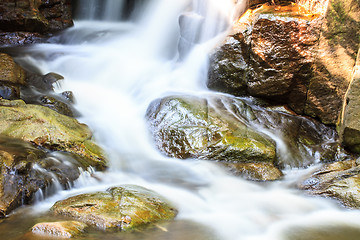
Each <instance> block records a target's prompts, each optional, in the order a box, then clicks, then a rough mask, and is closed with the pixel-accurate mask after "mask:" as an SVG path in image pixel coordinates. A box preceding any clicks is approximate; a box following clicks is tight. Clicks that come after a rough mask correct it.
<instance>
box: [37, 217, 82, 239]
mask: <svg viewBox="0 0 360 240" xmlns="http://www.w3.org/2000/svg"><path fill="white" fill-rule="evenodd" d="M86 227H87V225H86V224H85V223H82V222H77V221H62V222H44V223H38V224H36V225H35V226H33V227H32V228H31V232H32V233H33V234H35V235H38V236H43V237H56V238H72V237H75V236H77V235H80V234H82V233H83V232H84V229H85V228H86Z"/></svg>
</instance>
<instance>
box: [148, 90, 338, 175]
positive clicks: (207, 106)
mask: <svg viewBox="0 0 360 240" xmlns="http://www.w3.org/2000/svg"><path fill="white" fill-rule="evenodd" d="M147 119H148V121H149V124H150V129H151V131H152V134H153V136H154V139H155V142H156V144H157V146H158V148H159V149H160V150H161V151H162V152H163V153H165V154H166V155H168V156H171V157H177V158H181V159H186V158H199V159H206V160H216V161H220V162H221V163H226V164H225V165H227V166H228V167H229V168H230V169H231V170H232V171H233V172H234V173H235V174H240V175H245V176H246V175H247V176H248V178H250V179H258V180H265V179H267V180H271V179H272V180H273V179H277V178H280V177H281V172H280V171H279V169H278V168H280V169H281V168H283V167H289V166H290V167H306V166H308V165H310V164H312V163H314V162H315V161H319V160H320V161H325V162H326V161H333V160H334V159H335V158H336V156H337V154H338V152H337V151H338V149H339V143H338V138H337V133H336V131H335V129H333V128H329V127H326V126H325V125H323V124H321V123H318V122H316V121H312V120H310V119H306V118H304V117H299V116H296V115H292V114H289V113H288V112H284V111H282V110H275V109H273V110H269V109H266V108H262V107H259V106H254V105H252V104H251V102H248V100H246V99H239V98H234V97H227V96H217V95H208V96H204V97H194V96H170V97H166V98H163V99H158V100H155V101H154V102H153V103H152V104H151V106H150V107H149V108H148V111H147ZM244 163H245V164H244ZM250 163H251V164H250ZM273 164H275V165H273ZM257 171H259V172H258V173H256V172H257ZM242 173H243V174H242ZM268 173H269V175H268ZM270 175H271V176H270ZM254 176H256V177H254Z"/></svg>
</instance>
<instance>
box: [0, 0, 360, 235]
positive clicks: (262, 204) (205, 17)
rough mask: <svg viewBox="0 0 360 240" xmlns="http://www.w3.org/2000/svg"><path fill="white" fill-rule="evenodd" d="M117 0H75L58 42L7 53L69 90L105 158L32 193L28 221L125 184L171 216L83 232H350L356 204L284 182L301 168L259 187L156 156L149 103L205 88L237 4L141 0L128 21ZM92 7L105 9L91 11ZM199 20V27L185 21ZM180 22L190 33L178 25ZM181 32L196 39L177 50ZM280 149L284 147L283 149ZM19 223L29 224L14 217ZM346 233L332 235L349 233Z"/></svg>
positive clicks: (206, 165)
mask: <svg viewBox="0 0 360 240" xmlns="http://www.w3.org/2000/svg"><path fill="white" fill-rule="evenodd" d="M124 2H125V1H111V0H108V1H95V0H89V1H79V4H80V5H81V4H84V5H83V7H84V8H81V11H80V13H79V14H80V15H78V19H80V20H77V21H76V22H75V27H73V28H71V29H69V30H67V31H65V32H64V33H62V34H61V35H60V36H57V37H56V40H57V41H60V43H56V44H41V45H37V46H33V47H30V48H26V49H23V50H22V52H23V54H22V55H20V56H18V58H17V60H18V61H19V62H23V63H25V62H26V63H27V64H30V65H33V66H36V67H37V68H39V69H40V71H41V72H42V73H47V72H56V73H59V74H61V75H63V76H64V78H65V80H64V81H63V82H61V86H60V87H58V88H57V89H56V91H59V92H61V91H64V90H71V91H73V93H74V95H75V96H76V108H77V109H78V110H79V112H81V114H82V116H81V117H80V118H79V121H81V122H84V123H86V124H88V125H89V126H90V128H91V129H92V130H93V132H94V137H95V139H96V141H97V142H98V143H99V144H100V145H101V146H102V147H103V148H104V150H105V151H106V153H107V155H108V158H109V160H110V162H111V166H110V169H109V170H108V171H107V172H104V173H100V172H92V171H91V170H90V171H88V172H86V171H84V172H83V174H82V176H81V177H80V179H79V180H78V181H77V182H76V183H75V185H74V187H73V188H72V189H71V190H67V191H59V192H58V193H57V194H55V195H53V196H51V197H47V198H46V199H44V200H42V199H43V197H41V196H39V201H38V203H37V204H36V205H35V206H34V207H31V208H30V209H28V208H27V209H25V210H20V212H21V211H25V212H26V214H28V215H27V216H28V217H27V218H28V220H27V221H30V222H31V223H32V222H35V220H34V219H36V218H37V217H38V216H41V215H42V214H43V213H45V212H46V211H47V210H48V209H49V208H50V207H51V206H52V204H53V203H55V202H56V201H57V200H59V199H64V198H66V197H68V196H71V195H75V194H79V193H84V192H92V191H97V190H105V189H106V188H108V187H110V186H116V185H119V184H126V183H130V184H138V185H141V186H144V187H147V188H149V189H152V190H155V191H156V192H158V193H160V194H162V195H164V196H165V197H167V198H168V199H169V200H170V201H172V202H173V203H174V204H175V206H177V208H178V209H179V215H178V216H177V218H176V220H175V223H172V225H171V224H170V225H169V226H167V227H168V229H167V230H166V231H163V230H161V231H160V230H159V229H157V230H152V231H150V233H152V234H148V235H146V236H144V235H143V236H139V235H131V234H130V235H121V237H119V236H116V234H111V235H106V234H105V233H92V235H91V237H89V239H101V238H102V239H104V238H105V239H120V238H121V239H134V236H136V237H137V238H136V239H182V240H183V239H220V240H234V239H235V240H238V239H245V240H255V239H261V240H281V239H331V238H330V236H332V235H333V234H332V233H331V231H328V232H329V234H326V230H324V231H325V238H324V237H323V238H321V236H320V237H319V238H311V236H313V237H314V236H315V237H316V236H319V234H316V233H314V234H313V235H311V236H310V237H309V236H308V235H306V236H307V238H301V237H300V238H296V237H299V236H302V234H303V233H304V232H309V231H308V227H312V228H315V230H314V232H316V229H327V228H328V229H330V230H331V229H332V226H338V227H339V229H345V230H346V229H356V231H357V229H360V214H359V212H358V211H349V210H346V209H343V208H341V207H340V206H339V205H338V204H337V203H336V202H335V201H332V200H329V199H325V198H318V197H311V196H306V194H304V193H303V192H300V191H299V190H297V189H295V188H294V187H293V183H294V182H295V181H296V180H297V179H298V178H300V176H301V175H303V174H305V173H306V172H309V171H311V168H310V169H293V170H289V171H288V172H286V173H285V178H284V179H283V180H281V181H278V182H272V183H266V184H264V183H256V182H251V181H246V180H243V179H241V178H239V177H233V176H230V175H229V174H228V173H227V172H226V171H225V170H223V169H221V168H220V167H219V166H218V165H216V163H211V162H205V161H200V160H196V159H190V160H186V161H184V160H179V159H171V158H167V157H164V156H163V155H161V154H160V153H159V151H158V150H157V149H156V148H155V146H154V143H153V140H152V138H151V137H150V134H149V130H148V127H147V124H146V122H145V117H144V115H145V111H146V109H147V107H148V105H149V103H150V102H151V101H152V100H154V99H156V98H159V97H163V96H166V95H170V94H195V95H202V94H209V91H208V90H207V89H206V87H205V81H206V72H207V59H208V54H209V52H210V51H211V50H212V49H213V48H214V47H215V46H216V44H218V43H219V42H221V41H222V40H223V39H224V37H225V36H226V30H227V29H228V28H229V26H230V25H231V22H232V20H233V19H234V15H236V13H234V12H233V9H237V10H236V11H239V12H241V11H240V10H239V9H240V8H241V7H243V5H240V4H244V3H238V4H239V5H238V7H237V8H234V1H233V0H198V1H196V0H194V1H190V0H173V1H169V0H149V1H146V3H145V2H142V1H141V4H140V3H139V4H135V6H134V7H133V8H134V9H132V17H131V18H128V19H127V20H124V21H119V19H122V18H121V16H117V15H116V13H117V12H119V14H120V13H121V14H124V11H126V9H125V10H124V8H123V6H124ZM98 4H101V5H103V6H102V8H103V9H104V11H107V13H101V14H100V13H98V12H97V11H98V10H97V8H98ZM107 4H108V5H107ZM85 5H86V6H87V7H86V6H85ZM78 8H79V7H78ZM184 15H186V16H190V18H187V21H185V23H184V25H183V26H182V28H185V29H180V28H179V16H184ZM199 19H200V20H201V24H200V25H198V26H200V29H199V28H198V27H197V28H192V27H191V24H194V22H193V21H197V20H199ZM187 28H188V29H194V31H197V32H191V31H190V32H189V31H187V32H186V29H187ZM181 31H183V32H184V31H185V32H186V34H190V36H195V35H196V36H197V38H198V41H195V40H194V42H190V43H189V45H188V46H187V49H186V52H183V53H181V48H180V47H179V43H181V37H183V36H181V34H180V33H181ZM198 31H200V33H199V32H198ZM191 34H192V35H191ZM199 34H200V36H199ZM194 39H195V38H194ZM199 39H201V40H199ZM179 51H180V52H179ZM211 94H216V93H211ZM277 141H278V142H281V141H280V140H277ZM281 152H283V153H281ZM280 154H286V148H285V149H281V151H280ZM94 176H96V177H94ZM13 219H14V220H11V218H10V219H9V220H6V222H5V223H3V224H2V226H3V227H1V225H0V232H2V233H4V232H5V231H6V229H5V228H7V229H8V226H12V227H13V228H15V226H14V225H18V224H15V223H18V221H20V222H21V221H24V220H19V218H18V217H17V215H16V214H15V215H14V216H13ZM11 221H13V223H14V224H12V222H11ZM27 225H29V226H28V227H31V226H30V224H29V222H27V223H26V224H25V223H23V226H27ZM18 228H19V226H17V227H16V229H18ZM292 229H294V231H292ZM295 229H296V230H298V232H295ZM299 229H300V230H299ZM301 230H302V232H301ZM345 230H344V231H345ZM21 231H24V230H21ZM339 231H340V230H339ZM356 231H355V233H354V234H355V236H357V237H358V238H360V235H359V234H358V233H357V232H356ZM353 232H354V231H353ZM353 232H352V233H351V235H349V236H346V235H342V237H343V238H341V239H354V238H353V237H354V234H353ZM160 233H161V234H160ZM291 234H292V235H291ZM15 235H16V234H15ZM4 236H5V235H4ZM7 236H9V239H11V236H13V235H7ZM104 236H107V237H104Z"/></svg>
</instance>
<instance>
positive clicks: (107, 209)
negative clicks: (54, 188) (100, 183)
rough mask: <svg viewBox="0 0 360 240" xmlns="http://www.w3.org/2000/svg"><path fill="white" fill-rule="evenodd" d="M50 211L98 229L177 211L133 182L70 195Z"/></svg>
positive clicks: (153, 219)
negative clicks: (98, 190) (93, 191)
mask: <svg viewBox="0 0 360 240" xmlns="http://www.w3.org/2000/svg"><path fill="white" fill-rule="evenodd" d="M51 211H52V213H53V214H55V215H57V216H66V217H70V218H73V219H76V220H78V221H82V222H84V223H86V224H89V225H92V226H95V227H97V228H99V229H102V230H106V229H117V230H120V231H126V230H132V229H135V228H138V227H141V226H146V225H147V224H151V223H155V222H158V221H165V220H171V219H173V218H174V217H175V216H176V214H177V210H176V209H175V208H174V207H173V206H172V205H171V204H170V203H168V201H167V200H166V199H165V198H163V197H162V196H160V195H158V194H157V193H155V192H153V191H151V190H149V189H146V188H143V187H140V186H136V185H121V186H118V187H113V188H110V189H108V190H107V191H104V192H95V193H88V194H81V195H77V196H74V197H70V198H68V199H65V200H61V201H58V202H56V203H55V204H54V206H53V207H52V208H51Z"/></svg>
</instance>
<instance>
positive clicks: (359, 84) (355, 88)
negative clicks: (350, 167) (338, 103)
mask: <svg viewBox="0 0 360 240" xmlns="http://www.w3.org/2000/svg"><path fill="white" fill-rule="evenodd" d="M359 96H360V50H359V55H358V59H357V63H356V66H355V69H354V75H353V80H352V82H351V84H350V85H349V88H348V91H347V93H346V95H345V101H344V104H343V110H342V115H341V118H340V123H339V126H338V130H339V135H340V139H341V142H342V144H343V145H344V146H345V147H346V148H348V149H349V150H351V151H353V152H357V153H360V121H359V119H360V99H359Z"/></svg>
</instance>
